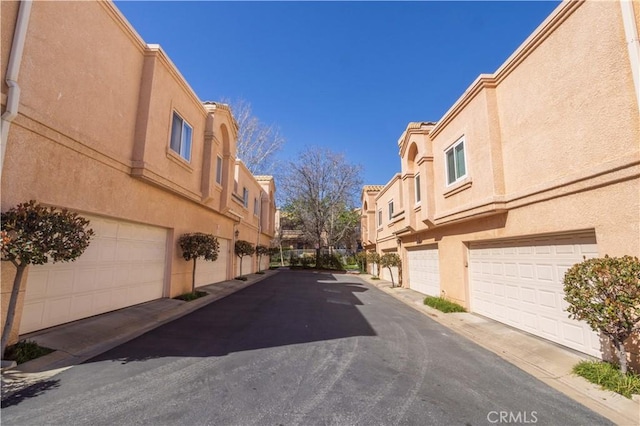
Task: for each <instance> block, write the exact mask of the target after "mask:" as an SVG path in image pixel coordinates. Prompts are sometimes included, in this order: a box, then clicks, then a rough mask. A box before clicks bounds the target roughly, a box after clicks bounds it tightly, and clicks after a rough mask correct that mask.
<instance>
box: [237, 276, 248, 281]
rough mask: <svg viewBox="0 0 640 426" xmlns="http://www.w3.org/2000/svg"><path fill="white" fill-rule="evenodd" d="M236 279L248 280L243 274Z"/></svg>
mask: <svg viewBox="0 0 640 426" xmlns="http://www.w3.org/2000/svg"><path fill="white" fill-rule="evenodd" d="M236 280H238V281H246V280H248V278H247V277H245V276H241V277H236Z"/></svg>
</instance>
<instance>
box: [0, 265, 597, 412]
mask: <svg viewBox="0 0 640 426" xmlns="http://www.w3.org/2000/svg"><path fill="white" fill-rule="evenodd" d="M2 407H3V408H2V413H1V414H2V423H3V424H6V425H34V424H65V425H66V424H82V425H84V424H91V425H113V424H118V425H121V424H148V425H177V424H179V425H208V424H210V425H289V424H300V425H316V424H321V425H324V424H335V425H354V424H362V425H393V424H407V425H411V424H416V425H427V424H428V425H431V424H446V425H449V424H463V425H465V424H466V425H477V424H553V425H555V424H564V425H573V424H576V425H577V424H589V425H591V424H609V422H608V421H607V420H606V419H604V418H603V417H600V416H599V415H597V414H595V413H593V412H592V411H589V410H588V409H586V408H584V407H582V406H581V405H579V404H577V403H576V402H574V401H573V400H571V399H569V398H567V397H566V396H564V395H563V394H561V393H559V392H557V391H555V390H553V389H551V388H549V387H548V386H546V385H544V384H543V383H541V382H540V381H538V380H537V379H535V378H533V377H531V376H530V375H528V374H526V373H524V372H522V371H521V370H519V369H517V368H516V367H514V366H512V365H511V364H509V363H507V362H505V361H503V360H502V359H500V358H499V357H497V356H496V355H495V354H493V353H491V352H488V351H486V350H484V349H482V348H480V347H478V346H477V345H475V344H473V343H471V342H469V341H468V340H466V339H464V338H461V337H459V336H457V335H455V334H454V333H452V332H451V331H449V330H448V329H446V328H444V327H442V326H441V325H439V324H438V323H436V322H434V321H432V320H430V319H428V318H427V317H425V316H424V315H421V314H420V313H418V312H416V311H414V310H413V309H411V308H409V307H407V306H406V305H404V304H402V303H401V302H399V301H397V300H396V299H394V298H393V297H391V296H388V295H387V294H385V293H383V292H381V291H379V290H378V289H376V288H374V287H371V286H369V285H366V284H364V283H363V282H362V281H361V280H360V279H358V278H357V277H353V276H350V275H344V274H329V273H313V272H302V271H281V272H280V273H279V274H277V275H274V276H273V277H270V278H268V279H266V280H264V281H261V282H259V283H257V284H254V285H253V286H251V287H248V288H246V289H244V290H242V291H240V292H238V293H235V294H233V295H231V296H228V297H226V298H224V299H222V300H219V301H217V302H214V303H212V304H210V305H208V306H206V307H204V308H202V309H200V310H198V311H196V312H194V313H192V314H190V315H187V316H185V317H182V318H180V319H178V320H176V321H173V322H171V323H169V324H166V325H164V326H162V327H160V328H157V329H155V330H153V331H151V332H149V333H147V334H145V335H143V336H141V337H139V338H137V339H134V340H132V341H130V342H128V343H126V344H124V345H121V346H119V347H117V348H114V349H113V350H111V351H109V352H106V353H104V354H102V355H101V356H99V357H97V358H94V359H91V360H89V361H87V362H86V363H84V364H82V365H78V366H75V367H73V368H71V369H69V370H67V371H65V372H63V373H61V374H59V375H57V376H54V377H53V378H51V379H50V380H48V381H46V382H43V383H40V384H38V385H36V386H34V387H32V388H29V389H26V390H25V391H23V392H20V393H19V394H16V395H13V396H11V397H9V398H7V399H5V400H3V402H2Z"/></svg>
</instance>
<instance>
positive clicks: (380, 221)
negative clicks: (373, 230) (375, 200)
mask: <svg viewBox="0 0 640 426" xmlns="http://www.w3.org/2000/svg"><path fill="white" fill-rule="evenodd" d="M378 226H382V210H378Z"/></svg>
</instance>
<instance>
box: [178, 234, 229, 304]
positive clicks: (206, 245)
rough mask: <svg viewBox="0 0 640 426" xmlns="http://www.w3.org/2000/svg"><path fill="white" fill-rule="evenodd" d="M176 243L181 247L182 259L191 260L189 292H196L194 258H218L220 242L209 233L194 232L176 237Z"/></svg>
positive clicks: (211, 259)
mask: <svg viewBox="0 0 640 426" xmlns="http://www.w3.org/2000/svg"><path fill="white" fill-rule="evenodd" d="M178 245H180V248H181V249H182V257H183V258H184V260H187V261H189V260H193V271H192V272H191V293H195V292H196V260H197V259H198V258H199V257H203V258H204V259H205V260H210V261H214V260H216V259H217V258H218V251H219V250H220V244H219V243H218V239H217V238H216V237H214V236H213V235H211V234H203V233H202V232H195V233H192V234H183V235H182V236H181V237H180V238H179V239H178Z"/></svg>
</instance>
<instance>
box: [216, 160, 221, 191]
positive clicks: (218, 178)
mask: <svg viewBox="0 0 640 426" xmlns="http://www.w3.org/2000/svg"><path fill="white" fill-rule="evenodd" d="M216 182H217V183H218V184H220V185H222V157H220V156H218V159H217V160H216Z"/></svg>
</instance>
